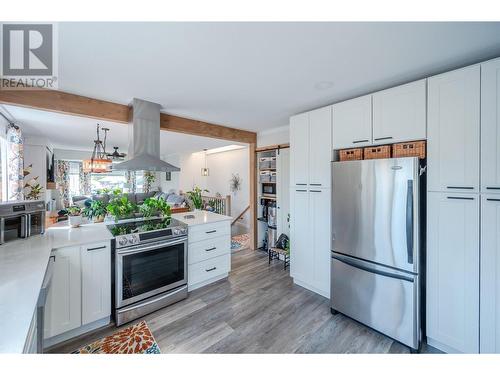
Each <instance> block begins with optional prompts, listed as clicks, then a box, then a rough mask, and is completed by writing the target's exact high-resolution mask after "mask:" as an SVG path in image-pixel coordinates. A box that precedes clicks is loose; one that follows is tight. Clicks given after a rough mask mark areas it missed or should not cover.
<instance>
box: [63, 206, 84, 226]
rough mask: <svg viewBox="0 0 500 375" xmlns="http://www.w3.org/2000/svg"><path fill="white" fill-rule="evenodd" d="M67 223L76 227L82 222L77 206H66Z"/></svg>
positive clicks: (80, 211)
mask: <svg viewBox="0 0 500 375" xmlns="http://www.w3.org/2000/svg"><path fill="white" fill-rule="evenodd" d="M67 211H68V221H69V225H70V226H71V227H73V228H77V227H79V226H80V225H81V224H82V210H81V209H80V207H78V206H71V207H68V208H67Z"/></svg>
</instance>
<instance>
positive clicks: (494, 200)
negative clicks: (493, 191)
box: [486, 198, 500, 202]
mask: <svg viewBox="0 0 500 375" xmlns="http://www.w3.org/2000/svg"><path fill="white" fill-rule="evenodd" d="M486 200H487V201H492V202H500V199H494V198H486Z"/></svg>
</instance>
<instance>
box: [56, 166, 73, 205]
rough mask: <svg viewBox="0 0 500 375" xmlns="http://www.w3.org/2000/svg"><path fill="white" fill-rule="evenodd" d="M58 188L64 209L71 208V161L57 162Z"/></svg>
mask: <svg viewBox="0 0 500 375" xmlns="http://www.w3.org/2000/svg"><path fill="white" fill-rule="evenodd" d="M56 186H57V189H58V190H59V195H60V198H59V199H60V200H61V205H62V207H64V208H66V207H69V205H70V199H69V161H67V160H56Z"/></svg>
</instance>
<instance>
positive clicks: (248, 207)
mask: <svg viewBox="0 0 500 375" xmlns="http://www.w3.org/2000/svg"><path fill="white" fill-rule="evenodd" d="M249 209H250V206H247V208H245V209H244V210H243V212H242V213H241V214H239V215H238V217H236V219H234V220H233V222H232V223H231V226H233V225H234V224H236V222H237V221H238V220H240V219H241V218H242V217H243V215H245V213H246V212H247V211H248V210H249Z"/></svg>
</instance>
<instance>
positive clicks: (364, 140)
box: [352, 139, 368, 143]
mask: <svg viewBox="0 0 500 375" xmlns="http://www.w3.org/2000/svg"><path fill="white" fill-rule="evenodd" d="M364 142H368V139H360V140H358V141H352V143H364Z"/></svg>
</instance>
